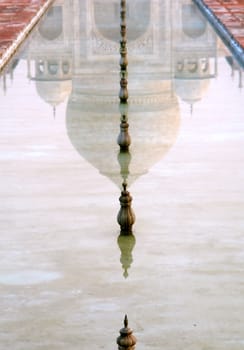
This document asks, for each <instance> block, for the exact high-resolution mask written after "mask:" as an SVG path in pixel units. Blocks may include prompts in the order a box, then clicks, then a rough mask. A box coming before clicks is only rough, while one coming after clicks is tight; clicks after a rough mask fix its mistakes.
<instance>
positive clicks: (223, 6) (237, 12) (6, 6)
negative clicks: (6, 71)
mask: <svg viewBox="0 0 244 350" xmlns="http://www.w3.org/2000/svg"><path fill="white" fill-rule="evenodd" d="M202 2H203V3H204V4H205V5H206V6H207V7H208V8H209V9H210V10H211V11H212V13H213V14H214V16H216V17H217V18H218V19H219V20H220V21H221V22H222V24H223V25H224V26H225V28H226V29H227V31H228V32H229V33H230V34H231V35H232V36H233V37H234V38H235V40H236V41H237V42H238V43H239V45H240V46H241V47H242V48H243V49H244V0H203V1H202ZM51 3H52V0H0V71H1V69H2V68H3V67H4V65H5V64H6V63H7V61H8V60H9V58H10V57H11V56H12V55H13V54H14V52H15V51H16V49H17V48H18V46H19V45H20V44H21V42H22V41H23V40H24V39H25V37H26V36H27V35H28V33H29V32H30V31H31V29H32V28H33V27H34V26H35V24H36V23H37V21H38V20H39V19H40V17H41V16H42V14H43V13H44V12H45V11H46V10H47V8H48V7H49V6H50V4H51Z"/></svg>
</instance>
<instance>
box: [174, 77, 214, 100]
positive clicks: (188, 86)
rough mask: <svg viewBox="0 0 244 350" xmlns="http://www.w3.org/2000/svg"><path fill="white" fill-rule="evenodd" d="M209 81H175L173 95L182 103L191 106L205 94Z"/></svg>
mask: <svg viewBox="0 0 244 350" xmlns="http://www.w3.org/2000/svg"><path fill="white" fill-rule="evenodd" d="M209 83H210V79H202V80H201V79H175V93H176V95H178V96H179V97H180V98H181V99H182V100H183V101H185V102H188V103H190V104H193V103H194V102H197V101H200V100H201V99H202V98H203V96H204V95H205V94H206V91H207V90H208V87H209Z"/></svg>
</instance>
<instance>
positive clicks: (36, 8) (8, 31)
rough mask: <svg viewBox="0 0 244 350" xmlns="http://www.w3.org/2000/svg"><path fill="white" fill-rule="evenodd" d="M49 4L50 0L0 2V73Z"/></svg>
mask: <svg viewBox="0 0 244 350" xmlns="http://www.w3.org/2000/svg"><path fill="white" fill-rule="evenodd" d="M51 2H52V1H51V0H0V71H1V69H2V68H3V66H4V65H5V64H6V63H7V61H8V60H9V58H10V57H11V56H12V55H13V54H14V52H15V51H16V49H17V48H18V46H19V45H20V44H21V43H22V42H23V40H24V39H25V37H26V36H27V35H28V33H29V32H30V31H31V30H32V29H33V27H34V26H35V24H36V23H37V21H38V20H39V19H40V17H41V16H42V15H43V13H44V12H45V11H46V10H47V8H48V7H49V6H50V4H51Z"/></svg>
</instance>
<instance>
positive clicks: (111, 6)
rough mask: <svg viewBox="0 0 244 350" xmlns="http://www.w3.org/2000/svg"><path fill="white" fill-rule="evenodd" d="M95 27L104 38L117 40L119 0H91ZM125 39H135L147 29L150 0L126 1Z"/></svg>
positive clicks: (118, 34) (118, 33) (118, 37)
mask: <svg viewBox="0 0 244 350" xmlns="http://www.w3.org/2000/svg"><path fill="white" fill-rule="evenodd" d="M93 6H94V21H95V26H96V29H97V30H98V31H99V33H100V34H102V35H103V36H104V37H105V38H107V39H109V40H113V41H116V42H119V39H120V32H119V30H120V29H119V26H118V23H120V1H119V0H93ZM126 13H127V16H126V24H127V40H128V41H131V40H136V39H138V38H139V37H140V36H142V35H143V34H144V33H145V32H146V30H147V29H148V26H149V22H150V0H134V1H128V4H127V10H126Z"/></svg>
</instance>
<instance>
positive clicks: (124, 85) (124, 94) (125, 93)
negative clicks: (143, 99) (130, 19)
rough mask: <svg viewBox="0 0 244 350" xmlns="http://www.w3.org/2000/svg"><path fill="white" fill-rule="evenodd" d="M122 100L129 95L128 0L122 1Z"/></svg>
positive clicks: (120, 96)
mask: <svg viewBox="0 0 244 350" xmlns="http://www.w3.org/2000/svg"><path fill="white" fill-rule="evenodd" d="M120 34H121V39H120V91H119V98H120V102H126V101H127V99H128V97H129V95H128V90H127V84H128V82H127V75H128V74H127V65H128V59H127V40H126V0H121V2H120Z"/></svg>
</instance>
